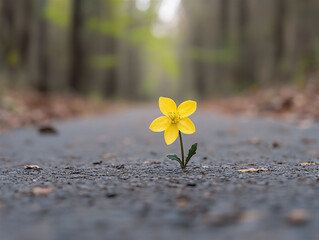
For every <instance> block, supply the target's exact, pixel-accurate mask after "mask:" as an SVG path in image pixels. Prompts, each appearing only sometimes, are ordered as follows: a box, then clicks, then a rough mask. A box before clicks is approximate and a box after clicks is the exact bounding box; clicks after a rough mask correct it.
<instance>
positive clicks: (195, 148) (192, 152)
mask: <svg viewBox="0 0 319 240" xmlns="http://www.w3.org/2000/svg"><path fill="white" fill-rule="evenodd" d="M196 150H197V143H194V144H193V145H192V146H191V147H190V149H189V150H188V155H187V158H186V163H185V166H187V163H188V162H189V160H191V158H192V157H193V156H194V155H195V154H196Z"/></svg>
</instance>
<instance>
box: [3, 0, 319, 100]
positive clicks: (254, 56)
mask: <svg viewBox="0 0 319 240" xmlns="http://www.w3.org/2000/svg"><path fill="white" fill-rule="evenodd" d="M172 8H175V10H174V11H172ZM318 12H319V1H317V0H0V76H1V77H0V84H1V85H2V86H7V87H12V86H13V87H21V88H29V89H36V90H38V91H40V92H43V93H49V92H72V93H78V94H84V95H92V96H97V97H109V98H122V99H148V98H153V97H157V96H159V95H163V96H174V97H188V96H197V97H201V98H205V97H211V96H213V95H221V94H233V93H238V92H242V91H247V90H254V89H259V88H261V87H265V86H275V87H277V86H278V85H281V84H293V85H297V86H301V87H302V86H304V85H306V84H307V82H308V81H316V79H317V73H318V57H319V14H318ZM169 14H170V15H169ZM172 14H173V15H172Z"/></svg>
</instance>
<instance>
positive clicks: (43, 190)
mask: <svg viewBox="0 0 319 240" xmlns="http://www.w3.org/2000/svg"><path fill="white" fill-rule="evenodd" d="M52 192H53V188H49V187H34V188H32V189H31V190H30V193H31V194H33V195H47V194H49V193H52Z"/></svg>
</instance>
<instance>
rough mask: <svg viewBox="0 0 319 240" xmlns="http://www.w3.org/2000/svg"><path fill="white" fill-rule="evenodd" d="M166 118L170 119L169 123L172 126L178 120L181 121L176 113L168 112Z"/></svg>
mask: <svg viewBox="0 0 319 240" xmlns="http://www.w3.org/2000/svg"><path fill="white" fill-rule="evenodd" d="M168 116H169V118H170V119H171V123H172V124H175V123H178V122H179V120H180V119H181V118H180V115H179V114H178V113H176V112H169V113H168Z"/></svg>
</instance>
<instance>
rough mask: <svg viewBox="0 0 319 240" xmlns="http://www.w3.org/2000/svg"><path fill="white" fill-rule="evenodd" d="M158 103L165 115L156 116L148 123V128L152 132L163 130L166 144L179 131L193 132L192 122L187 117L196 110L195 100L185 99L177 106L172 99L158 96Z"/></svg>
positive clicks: (172, 140)
mask: <svg viewBox="0 0 319 240" xmlns="http://www.w3.org/2000/svg"><path fill="white" fill-rule="evenodd" d="M158 105H159V108H160V110H161V112H162V113H163V114H164V115H165V116H162V117H159V118H156V119H155V120H154V121H153V122H152V124H151V125H150V129H151V130H152V131H153V132H162V131H165V133H164V138H165V142H166V144H167V145H170V144H172V143H173V142H174V141H175V140H176V138H177V137H178V133H179V131H181V132H182V133H185V134H192V133H194V132H195V126H194V123H193V122H192V121H191V120H190V119H189V118H188V117H189V116H190V115H192V114H193V113H194V112H195V111H196V105H197V103H196V102H195V101H185V102H183V103H181V104H180V105H179V106H178V108H177V107H176V103H175V102H174V101H173V100H172V99H170V98H164V97H160V98H159V101H158Z"/></svg>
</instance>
